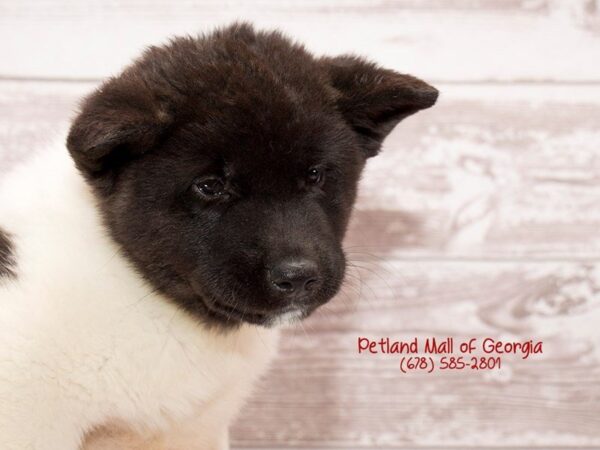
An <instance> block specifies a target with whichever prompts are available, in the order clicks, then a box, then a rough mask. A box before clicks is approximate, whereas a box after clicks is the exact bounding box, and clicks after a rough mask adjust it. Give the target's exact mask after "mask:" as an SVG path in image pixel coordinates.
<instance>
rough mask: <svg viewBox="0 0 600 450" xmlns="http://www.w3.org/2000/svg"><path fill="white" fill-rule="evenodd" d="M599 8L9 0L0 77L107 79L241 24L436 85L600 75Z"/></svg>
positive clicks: (358, 0)
mask: <svg viewBox="0 0 600 450" xmlns="http://www.w3.org/2000/svg"><path fill="white" fill-rule="evenodd" d="M594 4H595V3H593V0H592V1H590V0H566V1H565V0H562V1H557V0H541V1H514V0H509V1H508V2H505V1H502V0H489V1H487V0H476V1H467V0H450V1H449V2H447V1H444V2H442V1H433V0H427V1H426V2H417V1H404V0H401V1H389V0H387V1H383V0H381V1H371V0H324V1H321V0H313V1H300V0H287V1H279V0H252V1H241V0H234V1H228V2H225V3H224V2H221V1H218V0H208V1H207V0H204V1H197V2H194V1H183V2H177V3H176V4H175V3H174V2H172V1H169V0H152V1H139V0H127V1H118V2H94V1H92V0H82V1H76V2H74V1H71V0H45V1H43V2H39V1H31V0H28V1H21V0H2V2H1V3H0V8H1V9H0V42H2V45H0V61H2V68H0V75H5V76H28V77H31V76H37V77H67V78H81V77H84V78H90V77H91V78H97V77H104V76H107V75H110V74H113V73H115V72H116V71H118V70H120V69H121V68H122V67H123V66H124V65H126V64H128V63H129V61H130V60H131V59H132V58H133V57H135V56H137V55H138V54H139V52H140V51H141V50H142V49H143V48H145V47H146V46H148V45H153V44H156V43H160V42H164V41H165V40H166V39H167V38H169V37H171V36H173V35H177V34H197V33H199V32H206V31H209V30H211V29H213V28H214V27H215V26H221V25H225V24H228V23H231V22H232V21H234V20H240V19H243V20H248V21H252V22H254V23H255V24H257V25H258V26H260V27H266V28H279V29H281V30H284V31H286V32H288V33H290V34H291V35H292V36H294V37H295V38H296V39H298V40H300V41H302V42H304V43H306V45H307V46H308V48H309V49H311V50H313V51H315V52H317V53H328V54H336V53H342V52H351V53H358V54H363V55H368V56H369V57H371V58H374V59H375V60H376V61H378V62H380V63H382V64H385V65H387V66H390V67H393V68H396V69H398V70H401V71H404V72H408V73H414V74H417V75H419V76H421V77H423V78H425V79H429V80H436V81H439V80H450V81H457V80H463V81H464V80H468V81H481V80H503V81H511V80H516V79H518V80H537V81H540V80H542V81H547V80H558V81H571V82H581V81H585V80H598V79H600V67H599V65H598V64H596V63H595V61H598V60H600V34H598V30H599V29H600V19H599V15H598V12H597V9H598V8H597V7H596V6H594ZM590 5H591V6H590ZM474 36H477V37H478V38H477V39H474V38H473V37H474Z"/></svg>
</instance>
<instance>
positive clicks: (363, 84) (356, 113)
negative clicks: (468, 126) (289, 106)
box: [319, 56, 438, 156]
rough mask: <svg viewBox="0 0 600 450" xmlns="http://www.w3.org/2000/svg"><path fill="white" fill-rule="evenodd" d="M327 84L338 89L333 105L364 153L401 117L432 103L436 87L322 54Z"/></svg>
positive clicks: (354, 60)
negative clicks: (335, 105)
mask: <svg viewBox="0 0 600 450" xmlns="http://www.w3.org/2000/svg"><path fill="white" fill-rule="evenodd" d="M319 62H320V63H321V64H322V66H323V67H324V69H325V71H326V74H327V76H328V77H329V80H330V83H331V85H332V86H333V87H334V88H335V89H336V90H337V91H338V93H339V97H338V99H337V106H338V109H339V110H340V112H341V113H342V115H343V116H344V118H345V119H346V121H347V122H348V123H349V124H350V126H351V127H352V128H353V129H354V130H355V131H356V133H357V134H358V136H359V138H360V140H361V142H362V143H363V147H364V149H365V151H366V152H367V156H374V155H376V154H377V153H378V152H379V149H380V148H381V143H382V142H383V140H384V139H385V137H386V136H387V135H388V134H389V133H390V132H391V131H392V130H393V129H394V127H395V126H396V125H397V124H398V122H400V121H401V120H402V119H404V118H406V117H408V116H410V115H411V114H414V113H416V112H417V111H420V110H421V109H425V108H429V107H431V106H433V105H434V104H435V102H436V100H437V97H438V90H437V89H435V88H434V87H433V86H430V85H429V84H427V83H425V82H424V81H421V80H419V79H418V78H415V77H413V76H411V75H404V74H401V73H398V72H394V71H393V70H387V69H382V68H379V67H378V66H376V65H375V64H372V63H369V62H367V61H364V60H363V59H361V58H358V57H354V56H339V57H336V58H322V59H320V60H319Z"/></svg>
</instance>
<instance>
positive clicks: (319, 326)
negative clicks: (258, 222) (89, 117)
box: [0, 0, 600, 449]
mask: <svg viewBox="0 0 600 450" xmlns="http://www.w3.org/2000/svg"><path fill="white" fill-rule="evenodd" d="M599 10H600V7H599V4H598V2H597V1H594V0H581V1H580V0H574V1H559V0H554V1H551V0H539V1H524V0H523V1H520V0H508V1H501V0H472V1H467V0H449V1H441V0H426V1H421V2H417V1H411V0H399V1H392V0H389V1H383V0H382V1H359V0H340V1H335V0H311V1H303V2H301V1H300V0H288V1H284V2H281V1H276V0H262V1H247V2H242V1H241V0H232V1H227V2H219V1H216V0H203V1H197V2H191V1H180V2H167V1H158V0H137V1H136V0H128V1H114V2H109V3H92V2H89V1H82V2H70V1H67V0H45V1H32V0H22V1H17V0H2V1H0V61H2V66H1V67H0V171H2V172H6V171H8V170H10V168H11V167H12V166H13V165H14V164H16V163H17V162H18V161H19V160H21V159H23V158H26V157H27V156H28V155H29V154H31V153H32V152H36V151H43V149H44V148H45V147H46V146H47V144H48V143H50V142H52V141H54V140H57V139H58V140H63V139H64V135H65V133H66V130H67V129H68V125H69V119H70V118H71V117H72V115H73V112H74V110H75V108H76V105H77V101H78V99H79V98H80V97H81V96H82V95H84V94H85V93H86V92H89V91H90V90H91V89H93V87H94V86H95V85H96V83H97V80H98V79H99V78H101V77H104V76H106V75H108V74H111V73H115V72H116V71H117V70H118V69H119V68H120V67H121V66H122V65H123V64H125V63H126V62H127V61H128V60H129V59H130V58H131V57H132V56H133V55H135V54H136V53H137V52H138V51H139V50H140V48H142V47H144V46H146V45H148V44H151V43H156V42H160V41H161V40H163V39H164V38H165V37H166V36H168V35H170V34H174V33H195V32H197V31H198V30H208V29H210V27H211V26H213V25H216V24H223V23H226V22H228V21H230V20H232V19H234V18H242V19H247V20H252V21H254V22H256V23H258V24H259V25H263V26H277V27H279V28H282V29H284V30H287V31H288V32H290V33H291V34H293V35H294V36H295V37H297V38H298V39H300V40H302V41H305V42H306V43H307V46H308V47H309V48H310V49H313V50H315V51H317V52H319V53H337V52H341V51H353V52H356V53H362V54H366V55H369V56H371V57H373V58H374V59H376V60H378V61H380V62H381V63H384V64H386V65H388V66H390V67H393V68H396V69H398V70H402V71H406V72H411V73H414V74H416V75H418V76H421V77H424V78H425V79H427V80H429V81H432V82H434V83H435V84H436V86H437V87H438V88H440V90H441V92H442V95H441V97H440V101H439V104H438V105H436V107H435V108H433V109H431V110H428V111H426V112H423V113H421V114H419V115H417V116H415V117H414V118H411V119H408V120H407V121H406V122H405V123H403V124H402V125H400V126H399V127H398V129H397V130H396V131H394V133H393V134H392V135H391V136H390V138H389V139H388V141H387V142H386V145H385V148H384V151H383V152H382V154H381V155H380V156H378V157H376V158H374V159H373V160H372V161H370V163H369V167H368V169H367V172H366V173H365V176H364V179H363V184H362V186H361V191H360V196H359V201H358V205H357V208H356V211H355V214H354V217H353V220H352V224H351V229H350V231H349V235H348V238H347V242H346V248H347V253H348V256H349V258H350V259H351V261H352V262H351V267H350V269H349V277H348V280H347V283H346V286H345V287H344V289H343V291H342V293H341V294H340V295H339V296H338V297H337V298H336V299H334V300H333V301H332V302H331V303H330V304H329V305H327V306H326V307H325V308H323V309H322V311H320V312H319V313H318V314H317V315H315V316H314V317H312V318H310V319H309V320H308V321H307V322H305V323H304V325H303V326H302V327H298V328H294V329H291V330H288V331H286V332H285V336H284V339H283V342H282V349H281V354H280V356H279V358H278V360H277V361H276V362H275V364H274V366H273V369H272V371H271V372H270V374H269V375H268V376H267V377H266V378H265V379H264V380H263V381H262V382H261V384H260V386H259V387H258V388H257V391H256V393H255V395H254V397H253V399H252V401H251V402H250V403H249V404H248V406H247V407H246V408H245V409H244V410H243V412H242V414H241V415H240V418H239V420H238V422H237V423H236V425H235V427H234V430H233V437H234V446H235V447H237V448H265V449H266V448H268V449H283V448H313V449H315V448H342V449H349V448H403V449H408V448H486V447H489V448H492V447H493V448H549V447H553V448H556V447H561V448H562V447H565V448H567V447H569V448H600V327H599V326H598V324H600V233H599V230H600V33H599V32H600V17H599ZM0 176H1V175H0ZM358 336H367V337H371V338H376V337H382V336H389V337H391V338H394V339H412V338H414V337H421V338H424V337H427V336H439V337H446V336H453V337H455V338H456V339H457V340H462V339H468V338H471V337H484V336H490V337H494V338H502V339H506V340H513V339H517V340H518V339H537V340H543V341H544V345H545V353H544V355H542V356H541V357H536V358H535V359H531V360H525V361H524V360H521V359H520V358H518V357H508V358H505V360H504V366H503V368H502V370H500V371H496V372H488V373H473V372H464V371H461V372H453V373H449V372H446V373H443V372H436V373H434V374H429V375H425V374H412V375H402V374H401V373H399V371H398V369H397V362H396V360H395V359H394V358H389V357H377V358H373V357H364V355H357V354H356V340H357V337H358Z"/></svg>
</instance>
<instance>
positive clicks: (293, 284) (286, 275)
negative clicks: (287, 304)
mask: <svg viewBox="0 0 600 450" xmlns="http://www.w3.org/2000/svg"><path fill="white" fill-rule="evenodd" d="M268 276H269V280H270V282H271V285H272V287H273V289H274V290H275V291H277V292H278V293H280V294H284V295H288V296H291V295H301V294H303V293H305V292H308V291H311V290H314V289H315V288H317V287H318V285H319V272H318V267H317V264H316V263H315V262H314V261H311V260H309V259H304V258H297V259H286V260H283V261H280V262H279V263H277V264H275V265H274V266H273V267H272V268H271V269H270V270H269V274H268Z"/></svg>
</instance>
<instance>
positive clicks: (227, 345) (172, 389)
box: [73, 305, 276, 422]
mask: <svg viewBox="0 0 600 450" xmlns="http://www.w3.org/2000/svg"><path fill="white" fill-rule="evenodd" d="M158 306H159V308H158V311H145V313H144V314H140V313H139V311H138V312H137V313H136V314H132V315H131V316H130V317H123V316H122V317H120V319H116V318H113V321H112V324H111V325H109V326H106V324H105V326H104V328H103V331H104V333H106V334H104V336H105V339H102V335H101V334H99V335H98V334H97V335H96V336H97V337H98V339H96V340H94V341H93V342H90V343H89V344H90V345H88V346H86V347H87V348H86V349H85V350H84V353H87V354H88V355H89V354H90V348H93V347H96V349H92V350H91V352H92V353H91V354H93V355H94V357H93V361H90V362H91V363H92V364H91V367H88V368H87V369H92V372H96V373H97V374H98V375H99V376H100V378H101V380H103V382H105V380H109V381H106V384H105V385H104V386H105V389H106V392H98V393H95V394H96V395H98V396H99V397H100V398H106V399H108V402H114V403H113V404H118V405H119V409H121V410H122V411H121V414H120V415H122V416H126V415H128V412H129V411H131V412H133V415H134V416H136V419H138V420H140V421H141V422H147V421H155V420H156V415H164V414H165V413H166V414H167V416H169V417H170V418H177V416H185V415H187V414H195V413H196V411H197V409H198V408H201V407H202V405H203V404H205V403H207V402H210V401H212V400H214V399H216V398H218V396H219V395H221V394H222V393H224V392H226V391H227V390H228V389H230V388H232V387H236V388H237V386H239V385H244V384H250V383H251V382H252V381H253V380H254V379H255V378H256V377H257V376H258V375H259V374H260V373H261V372H262V371H263V370H264V368H265V367H266V365H267V363H268V361H269V360H270V358H271V357H272V355H273V354H274V350H275V344H276V343H275V341H276V335H275V334H274V333H273V332H272V331H270V330H265V329H259V328H255V327H249V326H242V327H241V328H239V329H237V330H232V331H227V332H223V331H220V330H210V329H206V328H204V327H202V326H200V325H199V324H197V323H195V322H194V321H192V320H190V318H188V317H187V316H185V313H183V312H181V311H179V310H176V309H173V311H170V310H169V308H164V309H163V308H161V307H160V306H162V305H158ZM84 358H85V356H84V355H83V354H80V355H73V359H74V360H82V359H84Z"/></svg>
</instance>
